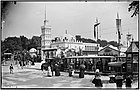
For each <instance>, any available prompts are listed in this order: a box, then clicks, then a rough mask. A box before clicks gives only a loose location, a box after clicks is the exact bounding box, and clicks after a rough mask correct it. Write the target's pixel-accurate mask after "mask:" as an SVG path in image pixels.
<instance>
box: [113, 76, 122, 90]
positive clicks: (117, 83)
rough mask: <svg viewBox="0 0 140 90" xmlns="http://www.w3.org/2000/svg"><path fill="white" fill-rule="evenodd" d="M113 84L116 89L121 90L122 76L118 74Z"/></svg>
mask: <svg viewBox="0 0 140 90" xmlns="http://www.w3.org/2000/svg"><path fill="white" fill-rule="evenodd" d="M115 82H116V86H117V89H121V88H122V85H123V76H122V75H121V74H120V73H119V74H117V76H116V77H115Z"/></svg>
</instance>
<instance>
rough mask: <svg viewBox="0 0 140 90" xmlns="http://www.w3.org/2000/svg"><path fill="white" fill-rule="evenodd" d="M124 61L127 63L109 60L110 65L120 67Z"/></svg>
mask: <svg viewBox="0 0 140 90" xmlns="http://www.w3.org/2000/svg"><path fill="white" fill-rule="evenodd" d="M123 63H125V62H109V63H108V65H109V66H116V67H120V66H121V65H122V64H123Z"/></svg>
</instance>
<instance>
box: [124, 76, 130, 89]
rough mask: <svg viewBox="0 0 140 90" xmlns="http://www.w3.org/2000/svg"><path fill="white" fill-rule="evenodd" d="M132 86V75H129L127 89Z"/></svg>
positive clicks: (126, 82) (126, 83)
mask: <svg viewBox="0 0 140 90" xmlns="http://www.w3.org/2000/svg"><path fill="white" fill-rule="evenodd" d="M131 84H132V79H131V75H127V77H126V81H125V86H126V88H131V86H132V85H131Z"/></svg>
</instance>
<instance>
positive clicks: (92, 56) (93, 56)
mask: <svg viewBox="0 0 140 90" xmlns="http://www.w3.org/2000/svg"><path fill="white" fill-rule="evenodd" d="M113 57H114V56H95V55H90V56H72V57H67V58H113Z"/></svg>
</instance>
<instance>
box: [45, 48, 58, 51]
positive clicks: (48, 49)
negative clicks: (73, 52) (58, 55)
mask: <svg viewBox="0 0 140 90" xmlns="http://www.w3.org/2000/svg"><path fill="white" fill-rule="evenodd" d="M51 50H57V49H56V48H46V49H43V51H51Z"/></svg>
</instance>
